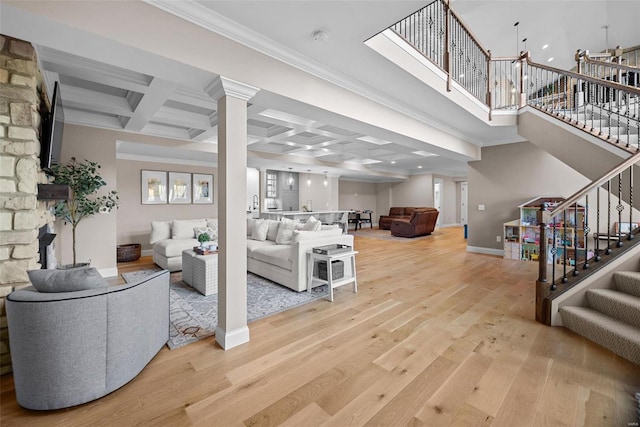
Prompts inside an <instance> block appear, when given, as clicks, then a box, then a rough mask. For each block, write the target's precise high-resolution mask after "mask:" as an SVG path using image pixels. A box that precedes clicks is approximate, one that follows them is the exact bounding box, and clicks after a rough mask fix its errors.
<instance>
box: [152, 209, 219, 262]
mask: <svg viewBox="0 0 640 427" xmlns="http://www.w3.org/2000/svg"><path fill="white" fill-rule="evenodd" d="M196 228H198V229H205V228H209V229H210V231H209V234H213V235H212V236H211V237H212V241H214V242H215V241H217V240H218V219H217V218H208V219H207V218H202V219H180V220H178V219H176V220H173V221H151V238H150V239H149V243H151V245H153V262H155V263H156V264H158V265H159V266H160V267H162V268H163V269H165V270H169V271H171V272H173V271H180V270H182V251H184V250H185V249H193V247H194V246H199V245H200V243H199V242H198V240H197V239H196V234H195V229H196Z"/></svg>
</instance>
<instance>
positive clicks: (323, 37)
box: [313, 30, 329, 43]
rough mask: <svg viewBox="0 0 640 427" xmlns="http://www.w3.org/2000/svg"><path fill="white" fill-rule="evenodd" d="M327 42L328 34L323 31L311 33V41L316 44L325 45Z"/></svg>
mask: <svg viewBox="0 0 640 427" xmlns="http://www.w3.org/2000/svg"><path fill="white" fill-rule="evenodd" d="M328 40H329V33H327V32H326V31H323V30H318V31H314V32H313V41H314V42H317V43H326V42H327V41H328Z"/></svg>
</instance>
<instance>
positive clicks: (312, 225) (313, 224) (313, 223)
mask: <svg viewBox="0 0 640 427" xmlns="http://www.w3.org/2000/svg"><path fill="white" fill-rule="evenodd" d="M320 227H322V221H320V220H318V219H315V218H314V217H309V219H308V220H307V222H305V223H304V227H302V229H303V230H305V231H318V230H320Z"/></svg>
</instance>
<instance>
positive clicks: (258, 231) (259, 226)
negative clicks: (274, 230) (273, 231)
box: [251, 219, 269, 240]
mask: <svg viewBox="0 0 640 427" xmlns="http://www.w3.org/2000/svg"><path fill="white" fill-rule="evenodd" d="M268 231H269V223H268V222H266V221H265V220H263V219H257V220H256V223H255V224H254V226H253V231H252V232H251V240H267V232H268Z"/></svg>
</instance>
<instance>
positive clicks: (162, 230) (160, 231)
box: [149, 221, 171, 245]
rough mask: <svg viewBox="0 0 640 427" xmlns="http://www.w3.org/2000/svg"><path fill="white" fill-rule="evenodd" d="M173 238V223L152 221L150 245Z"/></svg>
mask: <svg viewBox="0 0 640 427" xmlns="http://www.w3.org/2000/svg"><path fill="white" fill-rule="evenodd" d="M170 238H171V221H151V236H150V238H149V243H151V244H152V245H153V244H154V243H155V242H159V241H160V240H165V239H170Z"/></svg>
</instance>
